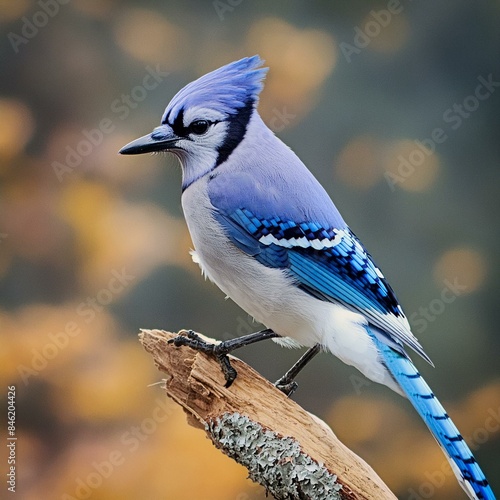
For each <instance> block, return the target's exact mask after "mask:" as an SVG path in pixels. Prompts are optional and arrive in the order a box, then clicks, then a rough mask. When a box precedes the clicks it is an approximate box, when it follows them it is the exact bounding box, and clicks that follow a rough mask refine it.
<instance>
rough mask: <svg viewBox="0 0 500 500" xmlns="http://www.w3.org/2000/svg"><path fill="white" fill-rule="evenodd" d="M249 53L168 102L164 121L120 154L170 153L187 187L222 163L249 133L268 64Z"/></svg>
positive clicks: (195, 83) (123, 149) (201, 79)
mask: <svg viewBox="0 0 500 500" xmlns="http://www.w3.org/2000/svg"><path fill="white" fill-rule="evenodd" d="M262 64H263V61H262V60H261V59H260V57H259V56H253V57H246V58H244V59H240V60H239V61H235V62H233V63H230V64H228V65H226V66H223V67H222V68H219V69H217V70H215V71H212V72H211V73H208V74H206V75H204V76H202V77H201V78H199V79H198V80H195V81H194V82H191V83H189V84H188V85H186V86H185V87H184V88H183V89H182V90H180V91H179V92H178V93H177V94H176V95H175V96H174V98H173V99H172V100H171V101H170V103H169V105H168V106H167V108H166V109H165V113H164V114H163V117H162V120H161V125H160V126H159V127H156V128H155V129H154V130H153V132H151V133H150V134H148V135H145V136H143V137H140V138H139V139H136V140H135V141H132V142H131V143H129V144H127V145H126V146H124V147H123V148H122V149H121V150H120V153H121V154H126V155H131V154H141V153H156V152H169V153H173V154H175V155H176V156H177V157H178V158H179V159H180V161H181V164H182V167H183V185H184V188H185V187H187V186H188V185H189V184H190V183H192V182H193V181H194V180H196V179H197V178H199V177H201V176H203V175H205V174H206V173H207V172H209V171H211V170H213V169H214V168H215V167H216V166H218V165H220V164H221V163H223V162H224V161H225V160H226V159H227V158H228V157H229V155H230V154H231V152H232V151H233V150H234V149H235V148H236V147H237V146H238V144H239V143H240V142H241V141H242V139H243V137H244V136H245V132H246V130H247V126H248V122H249V120H250V117H251V115H252V113H253V111H254V109H255V106H256V104H257V101H258V97H259V93H260V91H261V90H262V87H263V83H262V81H263V78H264V76H265V74H266V72H267V68H262V67H261V66H262Z"/></svg>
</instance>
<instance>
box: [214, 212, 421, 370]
mask: <svg viewBox="0 0 500 500" xmlns="http://www.w3.org/2000/svg"><path fill="white" fill-rule="evenodd" d="M215 217H216V219H217V220H218V221H219V223H220V224H221V225H222V226H223V228H224V230H225V231H226V234H227V235H228V237H229V238H230V239H231V240H232V242H233V243H234V244H235V245H236V246H237V247H238V248H239V249H240V250H242V251H243V252H245V253H246V254H248V255H250V256H252V257H254V258H255V259H257V260H258V261H259V262H260V263H261V264H263V265H265V266H268V267H273V268H280V269H286V270H288V272H289V273H290V275H291V276H292V277H293V278H294V279H295V282H296V283H297V286H298V287H299V288H301V289H302V290H304V291H305V292H307V293H308V294H310V295H313V296H314V297H316V298H318V299H320V300H325V301H329V302H334V303H340V304H342V305H344V306H345V307H347V308H348V309H350V310H353V311H356V312H359V313H361V314H363V315H364V316H365V317H366V319H367V320H368V322H369V323H370V324H372V325H374V326H376V327H377V328H378V329H379V330H381V331H382V332H384V334H385V335H387V342H388V343H391V344H394V342H396V344H399V345H401V344H406V345H408V346H409V347H411V348H412V349H414V350H415V351H416V352H417V353H419V354H420V355H421V356H422V357H423V358H424V359H426V360H427V361H428V362H431V361H430V359H429V358H428V357H427V355H426V354H425V352H424V351H423V349H422V347H421V346H420V344H419V343H418V340H417V339H416V338H415V337H414V336H413V334H412V333H411V331H410V327H409V325H408V321H407V320H406V317H405V315H404V313H403V311H402V309H401V306H400V305H399V303H398V300H397V299H396V296H395V294H394V292H393V290H392V288H391V287H390V285H389V284H388V283H387V281H386V279H385V278H384V276H383V275H382V273H381V272H380V270H379V269H378V268H377V266H376V265H375V264H374V262H373V260H372V258H371V257H370V255H369V254H368V253H367V252H366V251H365V250H364V248H363V246H362V245H361V243H360V242H359V240H358V239H357V238H356V236H355V235H354V234H353V233H352V232H351V231H350V230H349V228H348V227H347V226H346V227H344V228H343V229H336V228H331V227H330V228H325V227H322V225H320V224H319V223H315V222H311V221H301V222H295V221H291V220H283V219H281V218H279V217H272V218H264V217H259V216H257V215H255V214H254V213H253V212H252V211H250V210H248V209H245V208H240V209H237V210H235V211H233V212H231V213H224V212H222V211H218V212H215Z"/></svg>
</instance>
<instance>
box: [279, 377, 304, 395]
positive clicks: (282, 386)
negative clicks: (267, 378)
mask: <svg viewBox="0 0 500 500" xmlns="http://www.w3.org/2000/svg"><path fill="white" fill-rule="evenodd" d="M274 386H275V387H276V389H279V390H280V391H281V392H282V393H283V394H284V395H285V396H288V397H290V396H291V395H292V394H293V393H294V392H295V391H296V390H297V389H298V387H299V384H297V382H295V381H294V380H291V381H288V380H287V379H286V376H285V377H281V378H280V379H279V380H276V382H274Z"/></svg>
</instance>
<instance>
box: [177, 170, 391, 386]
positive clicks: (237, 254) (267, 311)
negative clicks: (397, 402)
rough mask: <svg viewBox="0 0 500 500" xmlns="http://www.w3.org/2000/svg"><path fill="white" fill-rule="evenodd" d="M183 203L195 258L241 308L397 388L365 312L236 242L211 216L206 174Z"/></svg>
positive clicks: (300, 342)
mask: <svg viewBox="0 0 500 500" xmlns="http://www.w3.org/2000/svg"><path fill="white" fill-rule="evenodd" d="M207 177H208V176H207ZM182 206H183V209H184V214H185V217H186V221H187V224H188V227H189V231H190V233H191V237H192V239H193V243H194V246H195V249H196V250H195V252H193V254H194V255H193V260H194V261H195V262H197V263H198V264H199V265H200V267H201V269H202V271H203V273H204V274H205V275H206V276H207V277H208V278H209V279H210V280H211V281H213V282H214V283H215V284H216V285H217V286H218V287H219V288H220V289H221V290H222V291H223V292H224V293H225V294H226V295H227V296H228V297H230V298H231V299H232V300H233V301H234V302H236V303H237V304H238V305H239V306H240V307H241V308H242V309H244V310H245V311H246V312H247V313H248V314H250V315H251V316H252V317H254V318H255V319H256V320H257V321H259V322H260V323H262V324H263V325H265V326H266V327H268V328H271V329H272V330H274V331H275V332H276V333H278V334H279V335H281V336H283V337H289V338H290V339H293V341H295V343H296V344H297V345H303V346H307V347H312V346H313V345H315V344H317V343H319V344H321V345H323V346H324V347H325V348H326V349H327V350H329V351H330V352H332V354H334V355H336V356H337V357H339V358H340V359H341V360H342V361H344V362H345V363H347V364H349V365H353V366H356V367H357V368H358V369H359V370H360V371H362V372H363V373H364V374H365V375H366V376H367V377H368V378H370V379H372V380H374V381H375V382H380V383H383V384H386V385H389V386H390V387H391V388H393V389H395V390H397V388H395V387H394V385H395V384H394V382H393V381H392V379H391V378H390V376H389V375H388V373H387V370H386V369H385V368H384V366H383V365H381V363H380V361H379V357H378V353H377V349H376V347H375V345H374V344H373V342H372V340H371V339H370V337H369V336H368V335H367V333H366V331H365V329H364V325H366V323H367V322H366V319H365V318H364V316H362V315H361V314H357V313H354V312H352V311H349V310H347V309H346V308H345V307H343V306H341V305H337V304H332V303H328V302H324V301H321V300H318V299H315V298H314V297H311V296H310V295H308V294H307V293H305V292H303V291H302V290H300V289H299V288H297V287H296V286H294V285H293V281H292V279H291V278H290V277H289V276H287V274H286V271H283V270H280V269H272V268H269V267H266V266H263V265H262V264H260V263H259V262H257V261H256V260H255V259H254V258H252V257H250V256H248V255H246V254H245V253H244V252H242V251H241V250H240V249H239V248H237V247H236V246H235V245H233V244H232V243H231V241H230V240H229V239H228V238H227V236H226V235H225V234H224V233H223V231H222V228H221V227H220V225H219V224H218V222H217V221H216V220H215V219H214V218H213V217H212V211H213V206H212V204H211V203H210V200H209V198H208V194H207V178H206V177H205V178H203V179H200V180H198V181H197V182H195V183H194V184H193V185H191V186H190V187H189V188H188V189H187V190H186V191H185V192H184V194H183V197H182ZM398 392H399V391H398Z"/></svg>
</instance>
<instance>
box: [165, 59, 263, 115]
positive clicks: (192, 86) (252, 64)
mask: <svg viewBox="0 0 500 500" xmlns="http://www.w3.org/2000/svg"><path fill="white" fill-rule="evenodd" d="M263 63H264V61H263V60H262V59H261V58H260V57H259V56H257V55H256V56H253V57H244V58H243V59H240V60H239V61H235V62H232V63H230V64H227V65H226V66H222V67H221V68H219V69H216V70H215V71H212V72H211V73H207V74H206V75H203V76H202V77H200V78H198V80H195V81H194V82H191V83H189V84H188V85H186V86H185V87H184V88H183V89H181V90H180V91H179V92H177V94H176V95H175V96H174V97H173V99H172V100H171V101H170V103H169V105H168V106H167V109H166V110H165V113H164V115H163V117H162V123H165V122H166V120H167V118H168V117H169V115H170V114H171V115H172V117H173V118H174V119H175V117H176V116H177V115H178V114H179V112H180V111H181V109H186V108H191V107H194V106H203V107H206V108H214V109H216V110H218V111H220V112H222V113H227V114H228V115H234V114H236V113H237V112H238V110H239V109H240V108H243V107H245V106H248V105H249V104H250V103H251V104H255V103H256V102H257V100H258V96H259V93H260V91H261V90H262V87H263V79H264V77H265V76H266V73H267V71H268V68H262V67H261V66H262V64H263Z"/></svg>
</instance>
